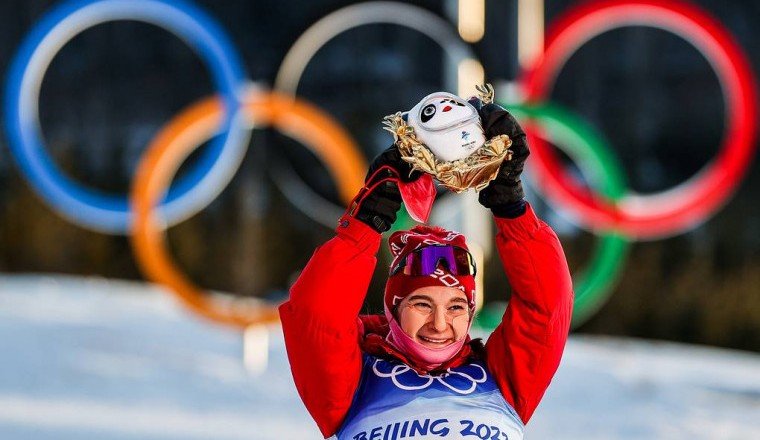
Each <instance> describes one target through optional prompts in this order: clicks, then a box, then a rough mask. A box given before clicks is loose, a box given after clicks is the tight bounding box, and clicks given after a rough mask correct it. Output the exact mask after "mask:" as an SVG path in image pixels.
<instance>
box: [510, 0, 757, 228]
mask: <svg viewBox="0 0 760 440" xmlns="http://www.w3.org/2000/svg"><path fill="white" fill-rule="evenodd" d="M626 25H647V26H655V27H659V28H662V29H665V30H668V31H671V32H673V33H675V34H676V35H679V36H682V37H684V38H685V39H687V40H688V41H689V42H691V43H692V44H693V45H694V46H695V47H696V48H697V49H698V50H700V52H702V54H703V55H704V56H705V57H706V58H707V60H708V62H709V63H710V64H711V65H712V67H713V69H715V72H716V74H717V76H718V79H719V80H720V82H721V85H722V89H723V93H724V95H725V102H726V110H727V115H726V129H725V132H724V136H723V141H722V145H721V149H720V151H719V153H718V155H717V156H716V157H715V159H714V160H713V162H712V163H711V164H708V165H707V166H705V167H704V168H703V169H702V170H701V171H700V172H698V173H697V175H695V176H694V177H692V178H691V179H689V180H688V181H687V182H684V183H683V184H681V185H680V186H678V187H675V188H673V189H671V190H668V191H666V192H663V193H660V194H656V195H649V196H636V195H629V196H627V197H626V198H624V199H623V200H622V201H621V202H620V203H619V204H617V205H616V204H614V203H612V202H611V201H608V200H605V199H603V198H602V197H601V196H598V195H596V194H593V193H592V192H591V191H590V190H589V189H587V188H585V187H583V186H582V185H581V184H580V183H578V182H576V181H575V179H574V178H573V177H571V176H570V174H569V173H568V171H567V170H566V169H565V168H564V167H563V166H561V165H560V162H559V161H558V156H557V154H556V153H555V152H554V151H553V150H552V149H550V148H548V146H547V145H546V144H545V143H544V142H543V141H542V140H541V139H539V138H538V137H536V136H530V137H531V146H532V149H533V151H534V152H535V153H536V154H535V159H536V160H534V161H533V170H534V172H536V174H537V176H536V177H537V179H535V180H536V182H537V183H538V184H540V185H542V186H543V189H544V190H545V191H546V194H547V196H549V197H552V198H554V199H555V200H556V201H557V202H559V203H560V204H561V205H562V206H564V207H565V208H568V209H569V210H570V212H572V213H574V214H576V215H577V217H578V220H579V221H580V222H581V223H582V224H583V225H584V226H587V227H589V228H591V229H594V230H615V231H618V232H621V233H624V234H626V235H628V236H631V237H636V238H655V237H661V236H665V235H669V234H675V233H678V232H680V231H683V230H684V229H686V228H689V227H692V226H695V225H696V224H698V223H700V222H703V221H705V220H706V219H707V218H708V217H709V216H710V215H712V214H713V213H714V212H715V211H716V210H717V209H718V208H719V207H720V206H721V205H722V204H723V203H725V202H726V201H727V199H728V198H729V196H731V194H733V192H734V191H735V190H736V187H737V186H738V184H739V182H740V181H741V179H742V178H743V177H744V175H745V173H746V171H747V169H748V168H749V165H750V162H751V160H752V157H753V154H754V150H755V135H756V128H755V123H756V120H757V107H756V101H757V91H756V86H755V82H754V78H753V74H752V71H751V68H750V64H749V62H748V60H747V57H746V56H745V55H744V52H743V51H742V49H741V48H740V47H739V45H738V44H737V43H736V42H735V41H734V39H733V37H732V36H731V35H730V34H729V32H728V31H727V30H726V29H725V28H724V27H723V26H722V25H721V24H720V23H718V22H717V21H716V20H715V19H713V18H712V17H710V16H709V15H708V14H707V13H705V12H703V11H702V10H700V9H698V8H696V7H695V6H692V5H690V4H686V3H683V2H680V1H672V0H669V1H659V0H658V1H652V0H633V1H628V0H612V1H604V2H600V3H593V4H587V5H584V6H581V7H578V8H575V9H573V10H572V11H570V12H568V13H566V14H565V15H564V16H562V18H560V19H559V20H557V22H556V24H555V25H554V26H553V27H552V28H551V29H550V31H549V34H548V37H547V42H546V50H545V52H544V54H543V55H541V56H540V57H539V59H538V60H537V61H536V63H534V65H533V68H532V69H530V70H529V71H528V72H526V73H525V75H524V76H523V78H522V79H521V81H522V83H523V84H524V87H525V92H526V100H527V102H528V103H531V104H535V103H540V102H542V101H545V100H547V98H548V96H549V94H550V92H551V89H552V87H553V85H554V81H555V79H556V77H557V75H558V74H559V72H560V71H561V69H562V67H563V66H564V64H565V62H566V61H567V59H568V58H570V56H571V55H572V53H573V52H575V51H576V50H577V49H578V48H579V47H580V46H582V45H583V44H584V43H586V42H587V41H588V40H590V39H591V38H593V37H595V36H597V35H599V34H601V33H603V32H606V31H608V30H611V29H614V28H619V27H622V26H626Z"/></svg>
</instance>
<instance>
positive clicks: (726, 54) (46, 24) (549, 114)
mask: <svg viewBox="0 0 760 440" xmlns="http://www.w3.org/2000/svg"><path fill="white" fill-rule="evenodd" d="M391 6H392V7H391ZM122 19H133V20H139V21H143V22H147V23H151V24H154V25H157V26H159V27H162V28H165V29H167V30H169V31H170V32H172V33H174V34H175V35H177V36H179V37H180V38H181V39H183V40H184V41H186V42H187V43H188V44H190V46H191V47H192V49H193V50H195V51H196V52H197V53H198V55H199V56H200V57H201V58H202V60H203V61H204V62H205V63H206V64H207V65H208V67H209V69H210V71H211V77H212V79H213V83H214V86H215V87H216V88H217V89H218V96H217V98H214V99H207V100H205V101H202V102H200V103H197V104H195V105H194V106H192V107H190V108H189V109H187V110H186V111H184V112H182V113H181V114H180V115H179V116H177V117H176V118H175V119H174V120H173V121H172V122H171V123H170V124H168V125H167V126H165V127H164V128H163V129H162V131H161V132H160V133H159V134H158V135H157V137H156V138H155V139H154V141H153V142H152V143H151V146H150V148H149V149H148V151H147V152H146V153H145V155H144V156H143V159H142V160H141V162H140V168H139V170H138V172H137V175H136V181H135V182H133V185H134V186H133V188H132V194H131V197H132V201H133V203H134V206H133V207H132V209H134V213H132V212H130V210H129V208H130V206H129V205H128V203H127V202H126V200H125V199H122V198H118V197H107V196H104V195H102V194H99V193H97V192H95V191H93V190H89V189H86V188H84V187H82V186H81V185H78V184H76V183H74V182H72V181H71V180H69V179H67V178H66V177H65V176H63V175H62V173H61V172H60V170H59V169H58V168H57V167H56V166H55V165H54V164H53V162H52V160H51V158H50V156H49V155H48V153H46V151H45V148H44V145H43V143H42V139H41V135H40V128H39V115H38V108H37V106H38V98H39V93H40V83H41V81H42V79H43V77H44V74H45V70H46V69H47V67H48V66H49V64H50V62H51V60H52V59H53V57H54V56H55V54H56V52H57V51H58V50H59V49H60V48H61V47H62V46H63V45H64V44H66V43H67V42H68V41H69V40H70V39H71V38H72V37H73V36H74V35H76V34H78V33H79V32H82V31H83V30H85V29H88V28H89V27H92V26H94V25H96V24H99V23H103V22H107V21H112V20H122ZM370 23H392V24H398V25H401V26H406V27H409V28H411V29H415V30H418V31H420V32H423V33H424V34H425V35H427V36H429V37H430V38H432V39H433V40H434V41H436V42H438V43H439V44H441V46H442V47H443V48H444V51H445V52H446V54H447V55H448V57H449V59H451V60H454V61H459V60H462V59H465V58H468V57H474V56H473V55H472V50H471V48H470V46H468V45H467V44H465V43H464V42H462V41H461V40H459V38H458V37H457V36H456V33H455V32H454V31H453V30H452V29H451V26H450V25H449V23H448V22H446V21H444V20H443V19H441V18H440V17H438V16H436V15H434V14H432V13H430V12H428V11H425V10H424V9H421V8H416V7H413V6H409V5H404V4H400V3H395V2H366V3H362V4H358V5H354V6H350V7H347V8H343V9H341V10H338V11H336V12H334V13H332V14H330V15H328V16H326V17H324V18H323V19H322V20H320V21H318V22H317V23H315V25H314V26H312V28H310V29H309V30H308V31H307V32H306V33H304V35H303V36H302V38H301V39H299V40H298V41H297V42H296V44H295V45H294V46H293V48H292V49H291V51H290V52H289V53H288V55H287V56H286V58H285V60H284V61H283V64H282V66H281V68H280V70H279V72H278V74H277V81H276V87H277V88H280V89H281V90H284V91H288V92H290V95H295V94H296V90H297V87H298V82H299V81H300V78H301V75H302V74H303V71H304V69H305V67H306V65H307V64H308V62H309V60H310V59H311V57H312V56H313V55H314V53H316V51H317V50H318V49H319V48H320V47H322V46H323V45H324V44H325V43H326V42H327V41H329V40H330V39H332V38H333V37H335V36H336V35H338V34H340V33H341V32H343V31H345V30H347V29H351V28H354V27H357V26H361V25H364V24H370ZM629 25H643V26H650V27H656V28H661V29H664V30H666V31H670V32H672V33H674V34H676V35H678V36H680V37H683V38H685V39H686V40H688V41H689V42H690V43H692V44H693V45H694V46H695V47H696V48H697V49H698V50H699V51H700V52H701V53H702V54H703V55H704V56H705V58H706V59H707V60H708V62H709V63H710V64H711V66H712V67H713V68H714V69H715V71H716V73H717V76H718V79H719V81H720V83H721V87H722V90H723V92H724V95H725V101H726V108H727V117H726V130H725V134H724V140H723V145H722V147H721V150H720V152H719V153H718V155H717V157H716V158H715V159H714V160H713V162H712V163H711V164H709V165H708V166H706V167H705V168H704V169H703V170H702V171H701V172H700V173H698V174H697V175H696V176H694V177H693V178H691V179H689V180H688V181H687V182H685V183H683V184H681V185H679V186H677V187H676V188H674V189H671V190H668V191H665V192H663V193H660V194H655V195H650V196H641V195H637V194H634V193H633V192H631V191H628V190H626V189H625V186H624V182H623V179H622V175H621V174H620V172H619V170H618V167H617V166H616V163H615V162H614V161H613V160H612V159H613V158H612V157H611V156H610V152H609V151H608V150H606V149H605V148H604V146H605V145H604V142H603V141H602V140H601V137H599V136H598V135H596V134H595V133H594V132H593V130H592V129H591V128H590V127H587V126H586V125H585V124H583V123H582V122H581V121H579V120H578V119H577V118H574V117H572V116H571V115H569V114H567V112H564V111H562V110H561V109H558V108H556V107H555V106H551V105H544V104H541V103H542V102H543V101H544V100H545V99H546V98H547V96H548V95H549V94H550V91H551V88H552V85H553V83H554V80H555V79H556V76H557V75H558V74H559V73H560V72H561V70H562V67H563V66H564V64H565V63H566V61H567V60H568V58H569V57H570V55H571V53H572V52H573V51H575V50H576V49H578V48H579V47H580V46H581V45H583V44H584V43H585V42H587V41H588V40H590V39H592V38H594V37H596V36H597V35H599V34H601V33H604V32H606V31H608V30H611V29H614V28H618V27H622V26H629ZM552 29H553V30H552V31H551V33H550V36H549V38H548V39H547V43H548V45H547V49H546V52H545V54H544V55H543V56H542V57H540V58H539V59H538V60H537V62H536V64H535V65H534V67H533V68H532V69H530V70H529V71H528V72H527V73H526V74H525V75H523V76H522V78H521V81H522V83H523V85H524V86H525V88H526V95H527V98H528V100H527V103H526V104H524V105H519V106H509V107H510V108H511V109H512V110H514V112H515V114H516V115H518V116H524V117H526V118H527V119H528V123H526V124H525V127H526V132H527V133H528V135H529V137H530V138H531V143H532V150H533V158H534V159H533V160H532V161H531V162H530V163H529V168H530V169H531V170H532V171H533V172H534V173H535V174H536V177H537V179H535V180H536V181H537V182H539V183H542V184H543V185H542V186H540V189H542V190H543V192H544V195H546V196H547V198H548V200H549V201H550V202H552V201H554V202H558V205H559V207H560V208H568V209H569V211H571V212H572V213H573V214H574V215H575V216H577V217H578V218H577V219H576V220H577V221H578V222H579V223H580V224H581V225H582V226H585V227H588V228H591V229H592V230H595V231H597V233H598V234H601V239H600V241H599V243H598V245H597V248H596V250H595V255H594V256H593V257H592V259H591V263H590V264H589V265H588V266H587V268H586V269H585V270H584V271H583V272H582V273H580V274H577V275H576V276H575V284H576V303H575V311H574V316H573V324H574V325H578V324H579V323H581V322H583V321H584V320H585V319H587V318H588V317H589V316H590V315H591V314H592V313H593V312H595V311H596V309H597V308H598V307H600V305H601V304H602V303H603V301H604V300H606V298H607V297H608V296H609V293H610V291H611V288H612V286H613V284H614V282H615V279H616V277H617V275H618V273H619V271H620V267H621V264H622V262H623V261H624V258H625V254H626V251H627V248H628V239H651V238H654V237H658V236H664V235H667V234H674V233H677V232H679V231H682V230H683V228H686V227H690V226H693V225H695V224H696V223H698V222H701V221H704V220H705V219H706V218H708V217H709V216H710V215H711V214H712V213H713V212H715V210H717V209H718V208H719V205H720V204H721V203H724V202H725V201H726V199H727V198H728V197H729V196H730V195H731V193H732V192H733V191H735V189H736V187H737V185H738V182H739V181H740V180H741V179H742V177H743V176H744V174H745V173H746V171H747V167H748V165H749V163H750V159H751V157H752V154H753V153H754V139H755V135H756V132H755V127H754V123H755V120H756V119H757V107H756V106H757V104H756V101H757V92H756V87H755V84H754V79H753V75H752V73H751V70H750V67H749V63H748V62H747V59H746V57H745V55H744V54H743V52H742V50H741V49H740V48H739V46H738V45H737V43H735V42H734V40H733V38H732V37H731V35H730V34H729V32H728V31H727V30H726V29H724V28H723V27H722V26H721V25H720V24H719V23H718V22H717V21H715V20H714V19H712V18H711V17H709V16H708V15H707V14H706V13H704V12H702V11H701V10H699V9H697V8H695V7H693V6H690V5H687V4H685V3H682V2H680V1H677V0H663V1H655V0H608V1H603V2H601V3H594V4H589V5H585V6H582V7H580V8H576V9H574V10H573V11H571V12H568V13H567V14H565V16H564V17H563V18H562V19H560V20H559V22H558V24H557V25H556V26H554V27H552ZM241 66H242V63H241V62H240V60H239V57H238V55H237V52H236V50H235V49H234V47H233V46H232V44H231V43H230V41H229V38H228V37H227V36H226V34H225V33H224V32H223V30H222V29H221V28H220V27H219V26H218V25H217V24H216V22H214V21H213V20H212V19H211V18H209V17H208V16H207V15H206V14H205V13H203V12H202V11H201V10H199V9H197V8H196V7H195V6H193V5H191V4H188V3H185V2H184V1H183V0H131V1H129V0H71V1H69V2H67V3H64V4H62V5H60V6H58V7H56V8H54V9H53V11H52V12H51V13H49V14H47V15H46V16H45V17H43V19H42V20H41V21H40V22H39V23H38V24H37V25H36V26H35V27H34V28H33V29H32V31H31V32H30V34H29V35H28V36H27V38H26V39H25V40H24V41H23V43H22V45H21V48H20V49H19V51H18V53H17V55H16V56H15V57H14V59H13V62H12V64H11V68H10V72H9V75H8V81H7V83H6V98H5V102H4V105H5V119H6V126H7V130H8V134H9V138H10V146H11V151H12V153H13V155H14V157H15V159H16V161H17V162H18V163H19V166H20V168H21V170H22V173H23V174H24V176H25V177H26V178H27V179H28V180H29V181H30V183H31V184H32V186H33V187H34V189H35V190H36V191H37V192H38V193H39V194H40V195H41V197H42V198H43V199H44V200H45V201H47V202H48V203H49V204H50V205H52V206H53V208H54V209H55V210H56V211H58V212H59V213H60V214H62V215H63V216H65V217H67V218H69V219H71V220H72V221H73V222H75V223H77V224H79V225H82V226H85V227H89V228H92V229H95V230H98V231H103V232H110V233H125V232H127V231H128V230H129V229H130V227H131V229H132V242H133V246H134V249H135V253H136V256H137V257H136V258H137V259H138V263H139V264H140V266H141V267H142V268H143V269H144V270H145V271H146V273H147V276H148V278H150V279H153V280H156V281H158V282H161V283H163V284H165V285H167V286H169V287H170V288H171V289H172V290H173V291H174V292H175V293H176V294H177V295H178V296H179V297H180V299H181V300H182V301H183V302H184V303H185V304H186V305H188V306H189V307H191V308H192V309H193V310H194V311H196V312H198V313H200V314H202V315H204V316H206V317H209V318H212V319H214V320H217V321H219V322H223V323H226V324H230V325H236V326H244V325H248V324H251V323H254V322H262V321H264V322H270V321H273V320H275V319H277V317H276V313H275V310H274V308H273V306H260V305H253V306H251V305H250V304H231V305H230V304H227V305H225V304H222V303H220V302H219V301H216V300H212V299H211V298H210V297H209V296H208V295H206V294H204V293H203V292H202V291H201V289H200V288H198V287H196V286H195V285H194V284H193V283H192V282H191V281H190V280H188V279H186V278H185V277H184V275H182V274H181V273H180V272H179V271H178V270H177V268H176V266H175V265H174V263H173V262H172V260H171V257H170V256H169V254H168V252H167V250H166V248H165V241H164V240H165V237H164V235H163V234H164V231H165V228H167V227H169V226H171V225H173V224H176V223H178V222H179V221H182V220H183V219H185V218H187V217H189V216H191V215H193V214H194V213H196V212H198V211H199V210H201V209H202V208H203V207H205V206H206V205H207V204H208V203H209V202H210V201H211V200H212V199H213V198H214V197H215V196H216V195H218V193H219V192H221V190H222V188H223V187H224V186H225V185H226V184H227V183H228V182H229V180H230V179H231V177H232V175H233V174H234V172H235V170H236V169H237V167H238V166H239V164H240V161H241V160H242V158H243V156H244V154H245V151H246V148H247V144H248V139H249V138H248V136H249V134H250V131H249V130H248V128H249V127H247V126H246V123H245V122H244V121H242V120H243V119H246V120H247V121H248V122H249V123H252V120H255V122H256V124H272V125H274V126H275V127H277V128H278V129H280V130H281V131H285V132H286V134H289V135H291V136H293V137H295V138H297V139H298V140H301V141H302V142H303V143H306V144H307V145H309V146H310V148H312V149H313V151H314V152H315V153H316V154H317V155H318V156H320V158H322V160H323V161H324V162H325V165H326V166H327V168H328V169H329V171H330V172H331V174H332V175H333V177H334V178H335V179H336V180H337V182H338V187H339V192H340V195H341V198H342V199H343V200H344V201H348V200H349V199H350V198H351V196H353V194H354V193H355V191H356V190H357V189H358V187H359V186H361V184H362V180H363V176H362V172H363V170H364V169H365V168H366V164H364V163H363V161H362V159H361V156H359V154H358V153H357V152H356V147H355V146H354V144H353V143H352V141H351V140H350V138H349V137H348V136H347V135H346V133H345V132H344V131H342V129H341V128H340V127H339V126H337V125H336V123H335V122H334V121H333V120H332V119H329V118H327V117H326V116H324V115H322V114H321V113H320V112H319V111H318V110H316V109H315V108H313V107H311V106H309V105H307V104H304V103H302V102H300V101H298V100H297V99H295V98H293V97H292V96H283V95H278V94H265V93H261V94H256V95H254V94H252V92H249V93H248V94H247V95H246V96H244V97H243V98H242V99H240V98H239V96H238V95H239V94H240V93H241V92H242V91H243V90H245V88H244V85H245V83H244V72H243V69H242V67H241ZM449 84H451V83H450V82H449ZM449 88H453V87H449ZM241 100H242V101H244V102H243V103H241V102H240V101H241ZM216 133H221V134H222V136H221V138H220V139H217V140H215V141H214V142H213V143H212V147H211V148H209V149H207V151H206V152H204V154H203V155H202V157H201V158H200V160H199V161H198V163H197V166H196V167H195V168H193V169H192V170H190V173H188V175H186V176H185V177H183V178H182V179H179V181H178V183H177V184H176V185H174V186H171V188H169V187H170V182H171V180H172V178H173V176H174V174H175V173H176V171H177V168H178V167H179V163H181V162H182V160H184V159H185V158H186V157H187V156H188V155H189V154H190V153H191V152H192V151H193V150H195V149H196V148H197V147H198V145H199V144H201V143H202V141H203V140H206V139H209V138H211V137H212V136H213V135H214V134H216ZM544 140H548V141H551V142H552V143H554V144H556V145H557V146H558V147H560V148H562V149H564V150H565V152H566V153H567V154H568V155H569V156H570V157H571V158H572V159H573V160H574V161H576V162H577V163H578V164H579V166H580V168H581V170H582V172H583V174H584V175H585V176H586V180H588V181H589V182H590V185H591V186H592V187H594V188H596V190H597V191H599V196H596V195H595V194H594V193H591V192H590V190H588V189H586V188H581V187H580V186H579V185H578V184H576V183H575V182H574V180H573V179H572V178H570V177H569V173H568V172H567V170H565V169H563V168H562V167H561V166H560V165H559V161H558V160H557V157H556V155H555V154H554V153H553V152H552V150H551V149H549V148H548V147H547V146H546V144H545V142H544ZM332 148H337V151H336V150H332ZM340 159H345V160H347V161H348V163H346V162H342V161H341V160H340ZM273 174H276V173H273ZM275 177H277V176H275ZM275 182H276V183H278V182H279V183H280V185H278V186H280V189H282V190H283V192H284V193H285V194H286V196H288V197H289V198H290V199H291V202H294V200H293V194H295V193H301V195H302V196H303V193H304V190H303V188H299V187H293V186H292V185H290V186H289V185H282V184H281V183H282V182H280V179H275ZM291 183H292V182H291ZM167 188H169V189H168V190H167ZM307 189H308V188H307ZM164 196H166V197H164ZM307 196H308V193H307ZM462 200H464V199H462ZM450 201H451V200H446V201H445V202H447V203H446V205H449V206H451V205H452V204H451V203H448V202H450ZM310 202H311V203H312V204H311V205H310V206H312V207H322V208H324V207H325V206H328V205H327V204H326V201H324V200H322V199H321V198H318V197H316V198H314V200H313V201H310ZM441 202H442V201H441ZM470 202H472V200H470ZM294 203H295V205H296V206H297V207H299V208H302V207H301V206H299V205H300V203H296V202H294ZM439 205H441V206H439V211H440V210H441V209H440V208H441V207H443V204H441V203H439ZM329 206H330V207H331V209H333V208H334V209H337V210H338V211H335V212H339V208H337V206H336V205H334V204H330V205H329ZM312 210H313V208H309V209H308V210H306V211H312ZM314 211H316V210H314ZM444 211H447V212H448V211H455V210H445V209H444ZM325 213H328V214H330V215H325ZM306 214H307V215H310V216H312V215H314V214H312V212H306ZM133 215H134V218H133V217H132V216H133ZM315 217H318V218H319V219H320V220H318V221H320V222H322V223H329V225H330V226H332V221H334V218H335V217H337V215H334V214H332V211H330V210H325V209H321V210H320V214H319V216H316V215H314V217H313V218H315ZM327 219H333V220H327ZM438 220H439V221H441V220H442V219H441V218H439V219H438ZM405 221H408V218H406V217H405V216H404V214H403V213H402V214H401V215H400V216H399V221H398V222H397V223H403V222H405ZM443 221H445V220H443ZM480 229H483V230H486V229H488V228H474V230H476V231H479V230H480ZM488 231H489V232H490V229H488ZM471 238H472V237H471ZM481 239H482V237H481ZM476 241H477V240H476ZM481 241H482V240H481ZM485 241H486V242H485V243H482V244H484V245H488V244H490V240H485Z"/></svg>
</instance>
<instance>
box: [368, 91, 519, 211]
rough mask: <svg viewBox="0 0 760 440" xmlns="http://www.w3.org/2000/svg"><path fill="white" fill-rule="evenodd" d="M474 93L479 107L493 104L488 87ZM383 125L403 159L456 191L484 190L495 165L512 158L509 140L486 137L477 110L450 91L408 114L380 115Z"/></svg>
mask: <svg viewBox="0 0 760 440" xmlns="http://www.w3.org/2000/svg"><path fill="white" fill-rule="evenodd" d="M477 90H478V95H479V96H478V97H479V98H480V100H481V101H483V103H484V104H490V103H492V102H493V98H494V90H493V87H492V86H491V85H490V84H485V85H483V86H477ZM383 125H384V126H385V127H384V129H385V130H388V131H390V132H391V133H393V137H394V140H395V142H396V145H397V146H398V149H399V152H400V153H401V157H402V159H403V160H405V161H407V162H409V163H410V164H411V165H412V168H413V169H415V170H419V171H422V172H425V173H428V174H431V175H432V176H433V177H435V178H436V179H437V180H438V181H439V182H441V184H443V185H444V186H445V187H446V188H448V189H450V190H452V191H454V192H457V193H460V192H462V191H465V190H467V189H470V188H473V189H475V191H480V190H481V189H483V188H485V187H486V186H488V183H489V182H490V181H491V180H493V179H494V178H495V177H496V174H497V173H498V171H499V166H501V163H502V162H503V161H504V160H511V158H512V151H511V150H510V149H509V147H510V145H512V140H511V139H509V136H507V135H503V134H502V135H498V136H494V137H493V138H491V139H486V137H485V133H484V131H483V127H482V125H481V121H480V117H479V115H478V111H477V109H475V107H474V106H473V105H472V104H470V103H469V102H467V101H465V100H464V99H462V98H460V97H458V96H456V95H453V94H451V93H446V92H436V93H433V94H430V95H428V96H426V97H425V98H423V99H422V101H420V102H419V103H418V104H417V105H415V106H414V107H413V108H412V109H411V110H410V111H409V112H406V113H401V112H397V113H395V114H393V115H389V116H386V117H385V118H384V119H383ZM431 202H432V201H431Z"/></svg>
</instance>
